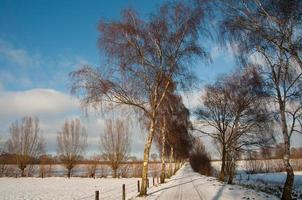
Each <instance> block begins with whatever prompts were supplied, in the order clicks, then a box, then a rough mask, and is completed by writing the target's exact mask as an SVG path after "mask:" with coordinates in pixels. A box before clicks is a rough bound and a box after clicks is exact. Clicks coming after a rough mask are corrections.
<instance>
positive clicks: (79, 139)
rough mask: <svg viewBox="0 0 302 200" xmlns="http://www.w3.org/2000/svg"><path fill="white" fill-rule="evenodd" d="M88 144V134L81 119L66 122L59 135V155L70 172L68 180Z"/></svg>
mask: <svg viewBox="0 0 302 200" xmlns="http://www.w3.org/2000/svg"><path fill="white" fill-rule="evenodd" d="M86 142H87V134H86V130H85V128H84V126H83V125H82V124H81V121H80V120H79V119H74V120H71V121H68V120H66V121H65V123H64V125H63V127H62V130H61V131H59V132H58V135H57V144H58V149H57V153H58V155H59V157H60V160H61V161H62V162H63V164H64V165H65V167H66V169H67V170H68V172H67V176H68V178H70V176H71V170H72V169H73V168H74V166H75V165H76V164H77V163H78V161H79V159H80V158H81V157H82V155H83V154H84V151H85V148H86Z"/></svg>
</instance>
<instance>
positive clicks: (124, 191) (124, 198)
mask: <svg viewBox="0 0 302 200" xmlns="http://www.w3.org/2000/svg"><path fill="white" fill-rule="evenodd" d="M122 200H126V187H125V184H123V196H122Z"/></svg>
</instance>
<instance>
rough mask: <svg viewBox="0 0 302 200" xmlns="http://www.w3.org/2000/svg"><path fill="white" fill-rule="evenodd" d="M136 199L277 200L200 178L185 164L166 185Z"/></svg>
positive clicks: (260, 193) (241, 188) (213, 179)
mask: <svg viewBox="0 0 302 200" xmlns="http://www.w3.org/2000/svg"><path fill="white" fill-rule="evenodd" d="M137 199H149V200H167V199H171V200H174V199H175V200H181V199H190V200H218V199H222V200H223V199H225V200H229V199H230V200H231V199H232V200H233V199H234V200H237V199H238V200H239V199H241V200H242V199H250V200H252V199H254V200H260V199H272V200H273V199H278V198H277V197H274V196H270V195H267V194H265V193H262V192H258V191H254V190H250V189H246V188H243V187H241V186H238V185H227V184H224V183H221V182H219V181H217V180H216V179H215V178H213V177H207V176H202V175H200V174H198V173H195V172H193V170H192V168H191V166H190V165H189V164H188V163H186V164H185V165H184V166H183V167H182V168H181V169H180V170H179V171H178V172H177V173H176V175H175V176H173V177H172V178H171V179H170V180H169V181H168V182H167V183H166V184H162V185H160V186H157V187H156V186H154V187H152V188H150V189H149V191H148V196H147V197H144V198H142V197H140V198H137Z"/></svg>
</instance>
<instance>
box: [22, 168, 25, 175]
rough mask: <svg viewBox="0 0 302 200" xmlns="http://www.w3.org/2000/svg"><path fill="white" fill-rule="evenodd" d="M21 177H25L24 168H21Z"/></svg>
mask: <svg viewBox="0 0 302 200" xmlns="http://www.w3.org/2000/svg"><path fill="white" fill-rule="evenodd" d="M21 177H25V167H22V168H21Z"/></svg>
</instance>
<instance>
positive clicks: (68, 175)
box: [67, 168, 71, 178]
mask: <svg viewBox="0 0 302 200" xmlns="http://www.w3.org/2000/svg"><path fill="white" fill-rule="evenodd" d="M67 170H68V171H67V177H68V178H70V177H71V168H68V169H67Z"/></svg>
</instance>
